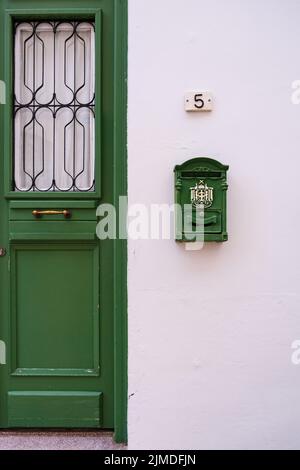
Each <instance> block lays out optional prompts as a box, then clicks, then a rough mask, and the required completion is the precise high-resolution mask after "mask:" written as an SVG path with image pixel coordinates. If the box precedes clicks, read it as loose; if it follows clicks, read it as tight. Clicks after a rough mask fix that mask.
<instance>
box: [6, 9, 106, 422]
mask: <svg viewBox="0 0 300 470" xmlns="http://www.w3.org/2000/svg"><path fill="white" fill-rule="evenodd" d="M0 14H1V15H0V34H1V38H0V43H1V44H5V47H4V48H3V47H1V56H0V58H1V61H0V64H1V74H0V78H5V82H6V100H7V101H6V104H5V105H4V104H1V105H0V112H1V130H0V132H1V134H0V142H1V163H0V217H1V228H0V230H1V231H0V243H1V247H2V248H3V249H4V250H6V254H5V256H2V257H0V276H1V277H0V288H1V294H0V295H1V297H0V302H1V304H0V308H1V310H0V326H1V330H0V340H1V341H2V343H1V344H2V349H4V347H6V358H5V361H4V359H3V354H2V362H6V364H5V365H4V364H2V365H0V378H1V383H0V426H1V427H2V428H6V427H46V428H47V427H71V428H74V427H80V428H83V427H86V428H113V427H114V406H113V404H114V363H113V299H114V292H113V276H114V272H113V242H112V241H102V242H99V240H98V239H97V237H96V223H97V219H96V208H97V206H98V205H99V203H100V202H101V201H102V202H103V201H104V202H106V203H110V202H113V159H112V154H113V124H112V123H113V119H112V116H113V90H114V75H113V66H114V61H113V57H114V56H113V44H114V2H113V1H111V0H86V1H85V2H84V5H83V2H82V1H81V0H52V1H48V0H47V1H43V2H41V1H39V0H36V1H35V0H29V1H27V2H26V1H23V0H1V10H0ZM55 54H56V57H54V55H55ZM25 56H26V57H25ZM20 89H21V90H23V92H20ZM85 89H86V90H85ZM49 90H50V92H49ZM82 90H83V91H82ZM22 93H23V94H22ZM49 93H50V95H49ZM59 93H60V95H59ZM93 93H95V96H93ZM16 95H17V96H16ZM54 95H55V96H54ZM22 100H23V101H22ZM64 100H65V101H64ZM28 116H29V117H28ZM49 182H50V184H49ZM90 183H91V184H90ZM3 253H4V252H3Z"/></svg>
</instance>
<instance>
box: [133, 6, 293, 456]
mask: <svg viewBox="0 0 300 470" xmlns="http://www.w3.org/2000/svg"><path fill="white" fill-rule="evenodd" d="M299 18H300V2H299V1H298V0H287V1H282V0H264V1H261V0H226V1H224V0H186V1H184V2H183V1H182V0H129V101H128V113H129V114H128V116H129V121H128V171H129V203H134V202H139V203H146V204H150V203H151V202H155V203H172V202H173V167H174V165H175V164H177V163H181V162H183V161H184V160H186V159H188V158H190V157H194V156H211V157H213V158H216V159H218V160H220V161H222V162H223V163H226V164H229V165H230V167H231V169H230V179H229V183H230V189H229V194H228V197H229V204H228V213H229V227H228V230H229V237H230V241H229V242H228V243H225V244H220V245H217V244H210V245H207V246H206V247H205V249H204V250H203V251H201V252H192V253H191V252H190V253H189V252H186V251H185V250H184V249H183V247H182V246H180V245H178V244H176V243H175V242H174V241H173V240H171V241H145V240H142V241H133V240H131V241H129V259H128V263H129V265H128V296H129V310H128V315H129V395H131V397H130V399H129V409H128V413H129V415H128V422H129V447H130V448H132V449H140V448H145V449H153V448H158V449H159V448H169V449H188V448H191V449H202V448H206V449H207V448H226V449H229V448H237V449H244V448H300V401H299V392H300V366H298V367H297V366H295V365H292V363H291V353H292V350H291V343H292V342H293V340H295V339H300V309H299V288H300V256H299V251H300V250H299V236H300V214H299V201H300V198H299V191H300V189H299V187H300V184H299V179H300V106H295V105H292V104H291V93H292V90H291V83H292V82H293V80H296V79H300V53H299V44H300V27H299ZM193 89H209V90H211V91H212V92H213V94H214V96H215V109H214V111H213V112H212V113H211V114H193V115H190V114H186V113H185V112H184V110H183V96H184V93H185V91H189V90H193Z"/></svg>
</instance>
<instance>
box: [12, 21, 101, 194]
mask: <svg viewBox="0 0 300 470" xmlns="http://www.w3.org/2000/svg"><path fill="white" fill-rule="evenodd" d="M14 40H15V57H14V64H15V66H14V162H13V164H14V183H13V184H14V190H15V191H23V192H29V191H40V192H47V191H48V192H49V191H62V192H70V191H84V192H85V191H94V189H95V179H94V178H95V176H94V175H95V27H94V23H93V22H89V21H40V22H34V21H32V22H21V23H15V36H14Z"/></svg>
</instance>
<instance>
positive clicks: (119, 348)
mask: <svg viewBox="0 0 300 470" xmlns="http://www.w3.org/2000/svg"><path fill="white" fill-rule="evenodd" d="M112 1H113V2H114V39H115V40H114V104H113V114H114V122H113V133H114V135H113V146H114V149H113V171H114V176H113V178H114V187H113V200H114V205H115V208H116V209H117V210H118V206H119V197H120V196H126V195H127V15H128V6H127V0H112ZM39 10H42V8H40V9H39ZM57 10H58V11H57V13H59V9H57ZM83 11H84V10H83ZM31 12H32V14H34V10H31ZM10 13H12V12H10ZM15 13H18V14H19V13H20V11H18V12H17V11H15ZM26 13H27V14H29V13H30V10H27V11H26ZM45 13H49V11H45ZM51 13H52V14H53V13H56V12H55V10H51ZM0 78H3V77H0ZM11 78H12V77H11V75H10V74H8V75H7V76H6V81H7V84H8V85H9V83H11ZM7 88H8V89H10V86H8V87H7ZM6 127H7V120H6ZM4 135H6V136H7V135H9V132H8V129H6V128H5V129H4ZM6 142H7V139H6ZM10 153H11V152H9V154H10ZM6 182H7V171H6ZM7 196H8V194H7ZM8 197H9V196H8ZM0 202H1V201H0ZM113 253H114V255H113V256H114V260H113V270H114V420H115V422H114V437H115V440H116V442H126V441H127V241H126V240H119V239H116V240H114V249H113Z"/></svg>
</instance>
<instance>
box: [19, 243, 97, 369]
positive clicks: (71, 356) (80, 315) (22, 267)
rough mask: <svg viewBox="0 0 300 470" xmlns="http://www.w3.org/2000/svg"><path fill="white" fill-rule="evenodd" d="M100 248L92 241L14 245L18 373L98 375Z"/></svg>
mask: <svg viewBox="0 0 300 470" xmlns="http://www.w3.org/2000/svg"><path fill="white" fill-rule="evenodd" d="M98 251H99V250H98V245H89V244H82V245H79V246H77V245H72V244H65V245H55V244H51V245H44V244H39V245H31V244H28V245H21V246H18V245H16V246H13V247H12V252H11V291H12V294H13V295H12V299H11V305H12V315H11V318H12V320H13V321H12V329H13V331H14V339H15V340H14V342H13V344H14V350H13V351H12V352H14V357H15V365H14V366H13V369H14V370H13V371H12V372H13V373H14V374H16V375H49V376H51V375H61V376H63V375H75V376H76V375H85V376H90V375H99V370H100V365H99V253H98ZM41 274H42V275H41ZM29 279H30V282H28V280H29Z"/></svg>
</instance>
